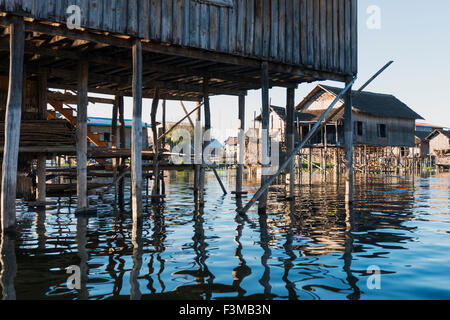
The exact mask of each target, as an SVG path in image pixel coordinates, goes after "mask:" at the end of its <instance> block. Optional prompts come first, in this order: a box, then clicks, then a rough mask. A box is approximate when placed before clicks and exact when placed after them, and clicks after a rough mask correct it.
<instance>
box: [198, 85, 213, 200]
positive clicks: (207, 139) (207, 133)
mask: <svg viewBox="0 0 450 320" xmlns="http://www.w3.org/2000/svg"><path fill="white" fill-rule="evenodd" d="M203 105H204V109H203V110H204V113H205V136H204V140H203V148H202V166H201V169H200V193H199V199H200V203H201V204H202V205H203V204H204V201H205V199H204V192H205V189H204V188H205V170H206V167H205V156H206V155H205V149H206V147H207V146H208V145H209V144H210V143H211V110H210V105H209V79H208V78H203Z"/></svg>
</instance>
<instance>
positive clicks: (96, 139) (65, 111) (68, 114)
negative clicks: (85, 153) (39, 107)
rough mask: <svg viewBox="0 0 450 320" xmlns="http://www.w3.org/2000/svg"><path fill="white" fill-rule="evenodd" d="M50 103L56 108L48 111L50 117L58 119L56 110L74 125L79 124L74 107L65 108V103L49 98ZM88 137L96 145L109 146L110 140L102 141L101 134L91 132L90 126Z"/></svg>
mask: <svg viewBox="0 0 450 320" xmlns="http://www.w3.org/2000/svg"><path fill="white" fill-rule="evenodd" d="M48 103H49V104H50V105H51V106H52V107H53V108H54V109H55V111H48V112H47V114H48V118H49V119H56V111H58V112H59V113H60V114H61V115H62V116H63V118H64V119H66V120H67V121H68V122H70V123H71V124H72V125H73V126H74V127H76V126H77V117H75V116H74V115H73V112H74V110H73V109H72V108H70V107H69V108H64V104H63V103H62V102H59V101H55V100H51V99H49V101H48ZM87 129H88V132H87V137H88V140H89V141H90V142H92V143H93V144H94V145H95V146H96V147H108V142H106V141H101V139H100V134H98V133H93V132H91V127H90V126H88V128H87Z"/></svg>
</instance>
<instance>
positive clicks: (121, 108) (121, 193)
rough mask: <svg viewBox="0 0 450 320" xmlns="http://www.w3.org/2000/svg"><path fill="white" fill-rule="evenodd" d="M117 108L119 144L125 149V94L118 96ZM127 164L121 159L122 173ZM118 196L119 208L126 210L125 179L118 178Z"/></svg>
mask: <svg viewBox="0 0 450 320" xmlns="http://www.w3.org/2000/svg"><path fill="white" fill-rule="evenodd" d="M117 109H118V111H119V146H120V149H125V147H126V140H125V138H126V137H125V135H126V133H125V115H124V101H123V96H118V97H117ZM124 164H125V158H121V159H120V163H119V168H120V174H119V176H120V175H121V174H122V169H123V166H124ZM117 185H118V192H117V193H118V198H119V208H120V210H122V211H123V210H124V200H125V199H124V187H125V186H124V179H123V178H118V182H117Z"/></svg>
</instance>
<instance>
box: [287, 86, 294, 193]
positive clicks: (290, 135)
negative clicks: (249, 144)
mask: <svg viewBox="0 0 450 320" xmlns="http://www.w3.org/2000/svg"><path fill="white" fill-rule="evenodd" d="M294 108H295V89H294V88H287V89H286V130H285V132H286V152H287V154H290V153H292V151H293V150H294V121H295V118H294ZM288 171H289V196H288V198H289V199H291V200H293V199H295V197H294V183H295V175H294V159H293V161H292V162H291V163H290V164H289V165H288Z"/></svg>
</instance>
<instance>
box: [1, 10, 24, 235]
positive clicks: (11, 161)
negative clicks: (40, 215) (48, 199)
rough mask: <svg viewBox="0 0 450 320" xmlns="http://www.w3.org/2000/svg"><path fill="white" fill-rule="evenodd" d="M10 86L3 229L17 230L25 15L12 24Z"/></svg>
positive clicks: (4, 164)
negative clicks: (17, 188)
mask: <svg viewBox="0 0 450 320" xmlns="http://www.w3.org/2000/svg"><path fill="white" fill-rule="evenodd" d="M9 27H10V50H11V53H10V59H9V87H8V101H7V105H6V119H5V122H6V123H5V144H4V151H3V169H2V196H1V215H2V221H1V223H2V232H3V233H8V232H14V231H15V225H16V186H17V162H18V158H19V141H20V122H21V117H22V87H23V55H24V46H25V30H24V21H23V18H19V17H13V18H12V22H11V24H10V26H9Z"/></svg>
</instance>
